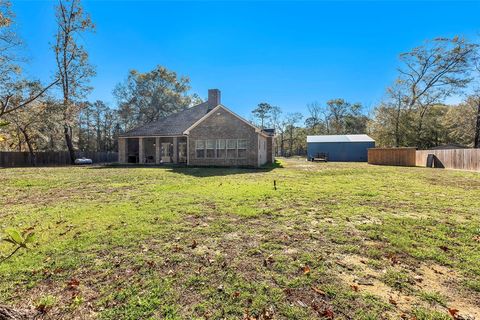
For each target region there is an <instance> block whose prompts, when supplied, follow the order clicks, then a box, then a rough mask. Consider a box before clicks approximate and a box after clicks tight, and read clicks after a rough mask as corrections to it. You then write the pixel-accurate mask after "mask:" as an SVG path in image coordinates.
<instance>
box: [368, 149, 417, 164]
mask: <svg viewBox="0 0 480 320" xmlns="http://www.w3.org/2000/svg"><path fill="white" fill-rule="evenodd" d="M415 152H416V149H415V148H371V149H368V163H369V164H379V165H386V166H404V167H414V166H415V165H416V158H415Z"/></svg>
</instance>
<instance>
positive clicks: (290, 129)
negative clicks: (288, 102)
mask: <svg viewBox="0 0 480 320" xmlns="http://www.w3.org/2000/svg"><path fill="white" fill-rule="evenodd" d="M302 118H303V115H302V114H301V113H300V112H294V113H288V114H287V116H286V117H285V120H284V126H285V133H286V135H287V136H288V144H289V155H290V156H291V155H293V154H294V145H295V142H296V141H295V140H296V135H295V134H296V129H297V125H298V123H299V122H300V121H301V120H302Z"/></svg>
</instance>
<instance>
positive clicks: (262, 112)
mask: <svg viewBox="0 0 480 320" xmlns="http://www.w3.org/2000/svg"><path fill="white" fill-rule="evenodd" d="M272 108H273V107H272V106H271V105H270V104H269V103H266V102H261V103H259V104H258V105H257V107H256V108H255V109H253V111H252V114H253V116H254V117H256V118H258V119H259V120H260V128H262V129H263V128H265V126H264V123H265V120H266V119H268V117H270V113H271V112H272Z"/></svg>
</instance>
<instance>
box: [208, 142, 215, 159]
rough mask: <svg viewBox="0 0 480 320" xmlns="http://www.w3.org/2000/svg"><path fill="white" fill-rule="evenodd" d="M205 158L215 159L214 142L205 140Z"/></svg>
mask: <svg viewBox="0 0 480 320" xmlns="http://www.w3.org/2000/svg"><path fill="white" fill-rule="evenodd" d="M206 146H207V158H215V140H207V142H206Z"/></svg>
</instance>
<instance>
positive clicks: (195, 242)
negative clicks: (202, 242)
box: [190, 240, 198, 249]
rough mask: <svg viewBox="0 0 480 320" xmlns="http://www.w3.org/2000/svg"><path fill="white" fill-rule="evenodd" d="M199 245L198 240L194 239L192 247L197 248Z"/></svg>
mask: <svg viewBox="0 0 480 320" xmlns="http://www.w3.org/2000/svg"><path fill="white" fill-rule="evenodd" d="M197 246H198V243H197V240H193V242H192V244H191V245H190V248H192V249H195V248H196V247H197Z"/></svg>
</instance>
